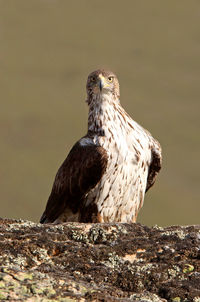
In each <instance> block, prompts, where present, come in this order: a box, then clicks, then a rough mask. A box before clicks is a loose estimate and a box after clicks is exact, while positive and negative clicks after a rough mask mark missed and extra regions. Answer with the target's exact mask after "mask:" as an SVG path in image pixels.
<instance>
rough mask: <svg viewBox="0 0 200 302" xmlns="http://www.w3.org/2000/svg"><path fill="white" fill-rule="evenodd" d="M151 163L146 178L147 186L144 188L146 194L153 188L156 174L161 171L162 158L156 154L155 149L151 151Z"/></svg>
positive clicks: (159, 154)
mask: <svg viewBox="0 0 200 302" xmlns="http://www.w3.org/2000/svg"><path fill="white" fill-rule="evenodd" d="M151 152H152V161H151V164H150V166H149V174H148V178H147V186H146V192H147V191H148V190H149V189H150V188H151V187H152V186H153V184H154V182H155V180H156V177H157V175H158V172H159V171H160V169H161V164H162V158H161V153H160V152H158V151H157V150H156V149H152V151H151Z"/></svg>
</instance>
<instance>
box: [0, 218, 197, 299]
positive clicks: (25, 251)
mask: <svg viewBox="0 0 200 302" xmlns="http://www.w3.org/2000/svg"><path fill="white" fill-rule="evenodd" d="M0 300H2V301H7V300H8V301H63V302H65V301H66V302H68V301H108V302H109V301H144V302H148V301H155V302H159V301H174V302H179V301H180V302H181V301H185V302H186V301H193V302H200V226H187V227H180V226H172V227H167V228H160V227H154V228H149V227H146V226H142V225H140V224H78V223H68V224H63V225H52V224H51V225H41V224H35V223H32V222H29V221H22V220H9V219H0Z"/></svg>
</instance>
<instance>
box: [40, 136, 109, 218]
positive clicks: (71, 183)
mask: <svg viewBox="0 0 200 302" xmlns="http://www.w3.org/2000/svg"><path fill="white" fill-rule="evenodd" d="M107 159H108V157H107V153H106V151H105V149H103V148H102V147H100V146H96V145H94V144H91V145H84V146H82V145H81V144H80V143H79V142H78V143H76V144H75V145H74V147H73V148H72V149H71V151H70V153H69V155H68V156H67V158H66V159H65V161H64V162H63V164H62V165H61V167H60V168H59V170H58V172H57V174H56V177H55V181H54V184H53V188H52V191H51V194H50V196H49V199H48V202H47V205H46V209H45V211H44V213H43V215H42V217H41V219H40V222H41V223H47V222H54V221H55V220H56V219H57V218H58V217H59V215H60V214H62V213H63V211H64V209H65V208H66V207H68V208H70V210H72V212H73V213H76V212H77V211H78V208H79V206H80V202H81V199H82V198H83V197H84V195H85V194H86V193H87V192H88V191H89V190H90V189H92V188H93V187H95V185H96V184H97V183H98V182H99V180H100V179H101V177H102V175H103V173H104V172H105V169H106V166H107Z"/></svg>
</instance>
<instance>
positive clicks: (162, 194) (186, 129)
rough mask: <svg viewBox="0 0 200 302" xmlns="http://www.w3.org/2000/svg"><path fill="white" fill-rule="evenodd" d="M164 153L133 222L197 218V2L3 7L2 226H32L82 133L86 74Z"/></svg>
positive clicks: (48, 0) (55, 1) (49, 2)
mask: <svg viewBox="0 0 200 302" xmlns="http://www.w3.org/2000/svg"><path fill="white" fill-rule="evenodd" d="M99 67H106V68H109V69H111V70H113V71H114V72H115V73H116V74H117V75H118V78H119V81H120V84H121V103H122V105H123V107H124V108H125V109H126V111H127V112H128V113H129V114H130V115H131V117H132V118H133V119H135V120H136V121H137V122H139V123H140V124H142V125H143V126H144V127H145V128H147V129H148V130H149V131H150V132H151V133H152V134H153V136H154V137H156V138H157V139H158V140H159V141H160V143H161V145H162V148H163V168H162V172H161V173H160V175H159V177H158V180H157V182H156V184H155V185H154V187H153V188H152V189H151V190H150V191H149V192H148V193H147V195H146V198H145V203H144V207H143V209H142V210H141V212H140V215H139V220H138V221H139V222H141V223H143V224H147V225H155V224H158V225H161V226H166V225H171V224H183V225H187V224H197V223H199V220H200V219H199V217H200V184H199V181H200V177H199V173H200V160H199V156H200V134H199V130H200V114H199V112H200V2H199V1H194V0H191V1H187V0H182V1H181V2H180V1H175V0H173V1H172V0H169V1H160V0H156V1H155V0H152V1H139V0H137V1H136V0H126V1H116V0H110V1H105V0H101V1H91V0H81V1H65V0H29V1H27V0H18V1H14V0H0V105H1V106H0V150H1V156H0V159H1V162H0V205H1V207H0V216H1V217H9V218H23V219H29V220H32V221H38V220H39V218H40V216H41V214H42V212H43V210H44V207H45V205H46V201H47V198H48V196H49V193H50V190H51V187H52V183H53V180H54V177H55V174H56V172H57V169H58V167H59V166H60V164H61V163H62V162H63V160H64V158H65V157H66V155H67V154H68V152H69V150H70V148H71V146H72V145H73V144H74V143H75V142H76V141H77V140H78V139H79V138H80V137H81V136H83V135H84V134H85V133H86V130H87V112H88V109H87V105H86V103H85V99H86V93H85V83H86V79H87V75H88V73H90V72H91V71H93V70H95V69H97V68H99Z"/></svg>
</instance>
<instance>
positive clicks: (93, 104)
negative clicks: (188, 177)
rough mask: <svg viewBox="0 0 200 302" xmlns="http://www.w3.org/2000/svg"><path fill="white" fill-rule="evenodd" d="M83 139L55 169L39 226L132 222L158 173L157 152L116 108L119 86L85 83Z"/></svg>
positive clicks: (95, 79)
mask: <svg viewBox="0 0 200 302" xmlns="http://www.w3.org/2000/svg"><path fill="white" fill-rule="evenodd" d="M87 103H88V106H89V115H88V133H87V135H86V136H84V137H83V138H81V139H80V140H79V141H78V142H77V143H76V144H75V145H74V147H73V148H72V149H71V151H70V153H69V155H68V156H67V158H66V160H65V161H64V163H63V164H62V165H61V167H60V168H59V170H58V172H57V175H56V177H55V181H54V184H53V188H52V192H51V194H50V196H49V199H48V202H47V206H46V209H45V211H44V213H43V215H42V217H41V220H40V222H41V223H49V222H51V223H61V222H66V221H79V222H114V221H115V222H128V223H130V222H135V221H136V218H137V215H138V211H139V210H140V208H141V207H142V205H143V201H144V195H145V192H146V191H147V190H148V189H149V188H150V187H151V186H152V185H153V184H154V182H155V179H156V176H157V174H158V172H159V170H160V168H161V147H160V144H159V143H158V142H157V140H155V139H154V138H153V137H152V136H151V134H150V133H149V132H148V131H147V130H145V129H144V128H142V127H141V126H140V125H139V124H137V123H136V122H135V121H133V120H132V119H131V117H130V116H129V115H128V114H127V113H126V112H125V110H124V109H123V108H122V107H121V104H120V101H119V82H118V80H117V77H116V76H115V74H113V73H112V72H110V71H105V70H97V71H94V72H92V73H91V74H90V75H89V77H88V80H87Z"/></svg>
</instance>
